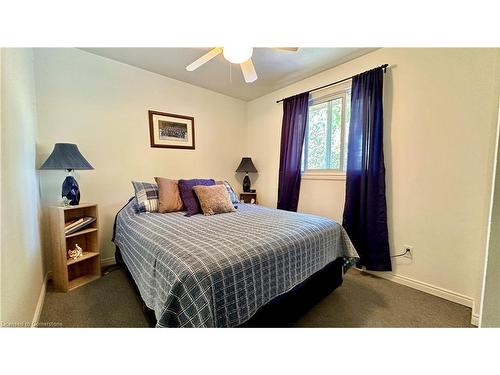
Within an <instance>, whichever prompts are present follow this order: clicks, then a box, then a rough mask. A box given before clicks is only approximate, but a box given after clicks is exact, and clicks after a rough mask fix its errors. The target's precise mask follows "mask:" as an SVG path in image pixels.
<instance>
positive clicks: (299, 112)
mask: <svg viewBox="0 0 500 375" xmlns="http://www.w3.org/2000/svg"><path fill="white" fill-rule="evenodd" d="M308 105H309V93H308V92H307V93H303V94H299V95H295V96H292V97H290V98H286V99H285V100H284V101H283V123H282V125H281V151H280V169H279V181H278V205H277V206H278V208H279V209H282V210H287V211H297V206H298V204H299V192H300V173H301V172H300V164H301V160H302V147H303V145H304V135H305V132H306V124H307V110H308Z"/></svg>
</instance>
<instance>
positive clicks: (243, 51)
mask: <svg viewBox="0 0 500 375" xmlns="http://www.w3.org/2000/svg"><path fill="white" fill-rule="evenodd" d="M274 49H277V50H283V51H292V52H296V51H297V50H298V48H297V47H275V48H274ZM221 53H222V55H223V56H224V58H225V59H226V60H227V61H229V62H230V63H233V64H240V67H241V72H242V73H243V77H244V78H245V82H246V83H251V82H254V81H255V80H256V79H257V73H256V72H255V67H254V66H253V62H252V54H253V48H252V47H216V48H213V49H211V50H210V51H208V52H207V53H205V54H204V55H203V56H201V57H200V58H199V59H198V60H196V61H194V62H193V63H191V64H189V65H188V66H186V70H188V71H190V72H192V71H193V70H195V69H197V68H199V67H200V66H202V65H203V64H205V63H206V62H209V61H210V60H212V59H213V58H214V57H215V56H218V55H220V54H221Z"/></svg>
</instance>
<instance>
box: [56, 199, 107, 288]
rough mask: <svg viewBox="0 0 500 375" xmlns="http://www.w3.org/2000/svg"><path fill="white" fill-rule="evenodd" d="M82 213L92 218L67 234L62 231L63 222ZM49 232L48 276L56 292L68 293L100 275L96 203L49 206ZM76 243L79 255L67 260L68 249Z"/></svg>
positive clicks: (77, 217)
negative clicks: (49, 269) (50, 266)
mask: <svg viewBox="0 0 500 375" xmlns="http://www.w3.org/2000/svg"><path fill="white" fill-rule="evenodd" d="M84 216H91V217H94V218H95V219H96V220H95V221H93V222H92V223H90V224H89V225H87V226H85V227H84V228H82V229H81V230H79V231H77V232H75V233H71V234H68V235H66V234H65V233H64V224H65V223H66V222H68V221H70V220H75V219H79V218H81V217H84ZM50 231H51V236H52V264H53V269H52V279H53V282H54V287H55V288H56V289H57V290H58V291H62V292H68V291H70V290H73V289H75V288H78V287H80V286H82V285H85V284H87V283H89V282H91V281H94V280H96V279H98V278H100V277H101V254H100V251H99V217H98V211H97V204H91V203H87V204H80V205H77V206H68V207H51V208H50ZM76 244H78V246H80V247H81V248H82V249H83V256H81V257H79V258H78V259H68V258H67V254H68V249H74V248H75V246H76Z"/></svg>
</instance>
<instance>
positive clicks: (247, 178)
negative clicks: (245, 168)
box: [243, 174, 251, 193]
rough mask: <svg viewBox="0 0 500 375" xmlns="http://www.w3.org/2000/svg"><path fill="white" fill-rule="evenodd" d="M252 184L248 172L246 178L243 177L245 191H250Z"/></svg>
mask: <svg viewBox="0 0 500 375" xmlns="http://www.w3.org/2000/svg"><path fill="white" fill-rule="evenodd" d="M250 186H251V182H250V177H248V174H247V175H245V178H244V179H243V192H245V193H249V192H250Z"/></svg>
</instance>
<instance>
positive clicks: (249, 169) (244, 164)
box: [236, 158, 257, 193]
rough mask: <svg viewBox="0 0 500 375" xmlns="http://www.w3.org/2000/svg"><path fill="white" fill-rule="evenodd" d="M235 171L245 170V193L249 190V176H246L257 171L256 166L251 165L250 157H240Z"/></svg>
mask: <svg viewBox="0 0 500 375" xmlns="http://www.w3.org/2000/svg"><path fill="white" fill-rule="evenodd" d="M236 172H245V173H246V175H245V178H244V179H243V191H244V192H245V193H249V192H250V186H251V182H250V177H248V173H257V168H255V165H253V162H252V158H242V159H241V163H240V165H239V166H238V168H237V169H236Z"/></svg>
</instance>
